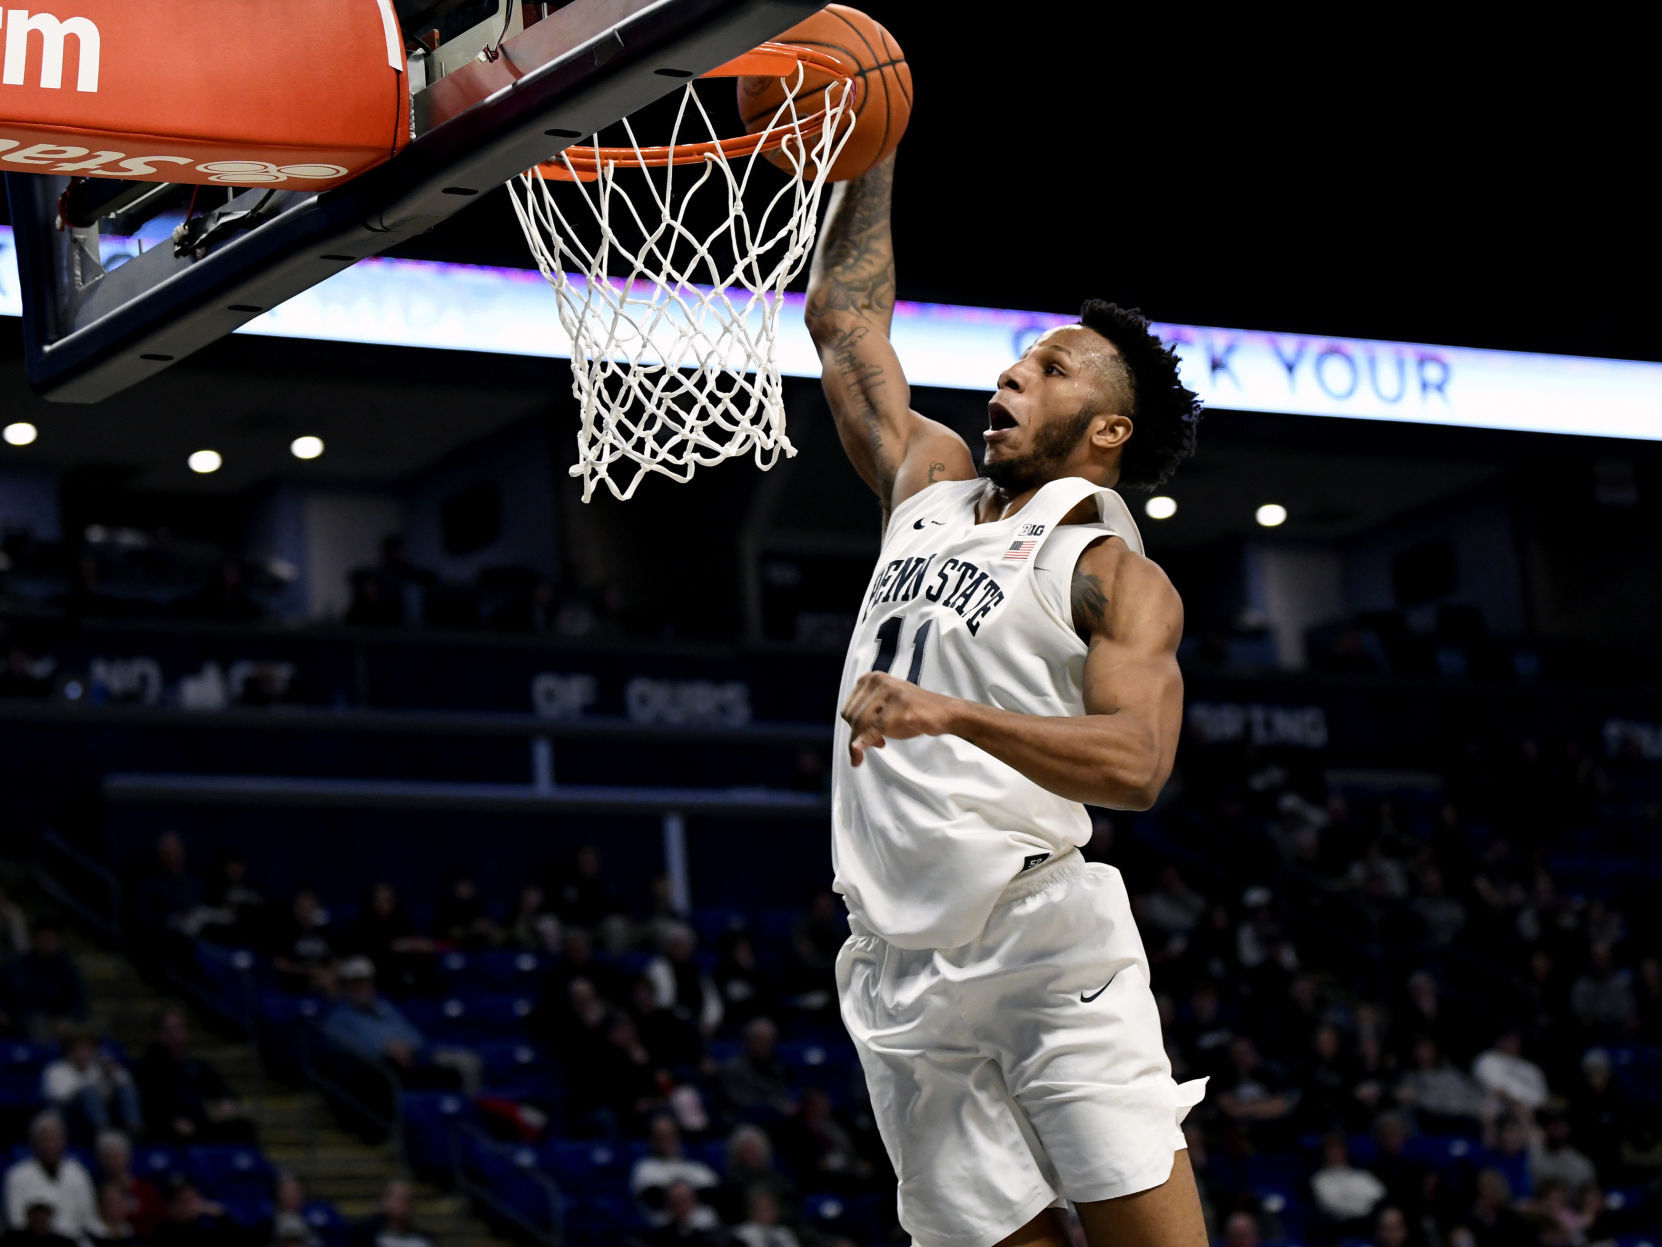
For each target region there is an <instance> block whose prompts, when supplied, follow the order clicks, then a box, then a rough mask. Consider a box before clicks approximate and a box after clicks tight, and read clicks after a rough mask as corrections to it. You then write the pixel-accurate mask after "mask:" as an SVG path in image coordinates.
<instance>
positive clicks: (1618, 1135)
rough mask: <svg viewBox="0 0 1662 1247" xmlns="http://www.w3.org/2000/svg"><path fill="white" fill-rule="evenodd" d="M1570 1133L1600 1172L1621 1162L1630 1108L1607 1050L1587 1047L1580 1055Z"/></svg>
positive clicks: (1613, 1168) (1571, 1108)
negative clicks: (1612, 1073)
mask: <svg viewBox="0 0 1662 1247" xmlns="http://www.w3.org/2000/svg"><path fill="white" fill-rule="evenodd" d="M1569 1116H1570V1134H1571V1136H1572V1137H1573V1138H1575V1139H1576V1140H1577V1141H1578V1142H1579V1143H1580V1144H1581V1146H1582V1148H1583V1149H1584V1150H1585V1151H1586V1153H1587V1157H1588V1159H1590V1160H1591V1161H1592V1162H1593V1165H1594V1167H1595V1168H1596V1169H1597V1170H1598V1171H1599V1172H1600V1173H1601V1174H1603V1173H1614V1172H1615V1171H1616V1170H1617V1168H1618V1167H1619V1166H1620V1165H1621V1163H1622V1140H1623V1139H1624V1138H1625V1137H1626V1135H1627V1121H1628V1116H1629V1109H1628V1105H1627V1102H1626V1101H1625V1100H1624V1099H1623V1098H1622V1093H1621V1092H1620V1091H1619V1090H1618V1089H1617V1087H1616V1083H1615V1079H1614V1078H1613V1077H1612V1076H1611V1070H1610V1054H1609V1053H1608V1052H1606V1051H1605V1050H1604V1049H1603V1048H1590V1049H1588V1051H1587V1052H1586V1054H1585V1055H1583V1056H1582V1058H1581V1086H1580V1087H1578V1088H1577V1089H1576V1091H1575V1092H1574V1093H1573V1094H1572V1095H1571V1096H1570V1110H1569Z"/></svg>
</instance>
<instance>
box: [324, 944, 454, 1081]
mask: <svg viewBox="0 0 1662 1247" xmlns="http://www.w3.org/2000/svg"><path fill="white" fill-rule="evenodd" d="M337 977H338V979H339V980H340V987H341V998H340V999H339V1000H337V1001H336V1002H335V1005H334V1007H333V1008H332V1009H330V1010H329V1012H328V1013H327V1014H325V1015H324V1018H323V1032H324V1034H326V1035H328V1036H329V1038H330V1039H332V1040H333V1041H334V1042H335V1043H337V1044H339V1045H340V1046H341V1047H342V1048H345V1049H346V1050H347V1051H348V1052H351V1053H352V1054H353V1055H355V1056H357V1057H358V1058H359V1059H360V1060H363V1061H366V1062H368V1063H370V1064H372V1065H380V1066H382V1067H384V1068H386V1069H389V1070H390V1071H391V1072H392V1075H393V1077H395V1078H396V1079H397V1080H398V1082H399V1084H400V1085H401V1086H404V1087H455V1086H458V1085H460V1086H461V1087H463V1088H464V1089H465V1090H466V1091H467V1093H468V1094H469V1095H472V1094H474V1093H476V1092H477V1091H478V1090H479V1080H480V1063H479V1056H478V1054H477V1053H475V1052H472V1051H469V1050H468V1049H465V1048H452V1047H439V1046H436V1045H434V1044H431V1043H429V1042H428V1040H427V1037H426V1036H425V1035H423V1034H422V1033H421V1031H420V1030H419V1029H417V1027H416V1026H415V1024H414V1023H412V1022H411V1021H410V1020H409V1019H408V1018H407V1017H405V1016H404V1014H403V1012H402V1011H401V1010H400V1009H399V1008H398V1006H397V1005H395V1004H393V1003H392V1002H391V1001H390V1000H386V999H383V998H382V997H381V995H380V994H379V993H378V992H377V991H376V989H375V966H374V964H373V963H371V962H370V960H369V959H368V958H367V957H348V958H347V959H346V960H345V961H343V962H341V965H340V970H339V971H338V974H337Z"/></svg>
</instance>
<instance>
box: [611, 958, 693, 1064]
mask: <svg viewBox="0 0 1662 1247" xmlns="http://www.w3.org/2000/svg"><path fill="white" fill-rule="evenodd" d="M629 1016H630V1017H631V1018H633V1019H634V1021H635V1028H636V1030H638V1031H639V1032H640V1037H641V1042H642V1043H644V1044H645V1045H646V1047H647V1050H648V1051H649V1052H651V1053H652V1057H653V1060H654V1061H655V1062H656V1063H657V1064H659V1065H662V1066H664V1067H666V1068H668V1069H670V1070H673V1071H675V1072H676V1074H677V1075H678V1076H679V1077H683V1078H687V1077H693V1076H696V1075H697V1074H698V1073H701V1072H703V1070H702V1066H703V1062H704V1038H703V1036H702V1035H700V1034H699V1031H698V1028H697V1027H696V1026H694V1025H693V1024H692V1023H691V1022H689V1021H687V1020H686V1019H685V1018H684V1017H682V1016H681V1014H680V1013H679V1012H678V1011H677V1010H675V1009H672V1008H670V1007H669V1006H667V1005H665V1004H664V1003H663V1001H662V998H661V997H660V996H659V994H658V989H657V986H656V984H654V982H653V980H652V977H651V975H649V974H645V973H642V974H639V975H637V976H636V977H635V987H634V990H633V991H632V992H631V993H630V995H629Z"/></svg>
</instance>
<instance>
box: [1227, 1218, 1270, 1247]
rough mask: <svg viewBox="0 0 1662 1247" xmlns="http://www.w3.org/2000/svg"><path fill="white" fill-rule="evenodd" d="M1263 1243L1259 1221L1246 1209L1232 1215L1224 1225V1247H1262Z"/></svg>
mask: <svg viewBox="0 0 1662 1247" xmlns="http://www.w3.org/2000/svg"><path fill="white" fill-rule="evenodd" d="M1263 1241H1264V1239H1263V1235H1262V1234H1260V1233H1259V1230H1258V1219H1257V1218H1256V1217H1254V1216H1253V1215H1252V1214H1251V1213H1250V1212H1248V1211H1246V1210H1245V1209H1244V1208H1243V1209H1239V1210H1237V1211H1235V1212H1232V1213H1230V1214H1229V1217H1228V1218H1227V1219H1226V1220H1225V1221H1224V1223H1223V1242H1224V1247H1260V1244H1261V1243H1262V1242H1263Z"/></svg>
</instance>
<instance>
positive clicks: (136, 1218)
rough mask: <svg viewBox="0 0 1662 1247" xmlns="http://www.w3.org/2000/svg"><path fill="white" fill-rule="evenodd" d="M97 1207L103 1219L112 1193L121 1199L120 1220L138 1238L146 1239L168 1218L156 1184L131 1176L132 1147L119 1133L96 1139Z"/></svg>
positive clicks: (112, 1132) (124, 1136) (111, 1132)
mask: <svg viewBox="0 0 1662 1247" xmlns="http://www.w3.org/2000/svg"><path fill="white" fill-rule="evenodd" d="M96 1154H97V1157H98V1207H99V1216H100V1217H104V1219H105V1223H106V1224H108V1217H106V1216H105V1200H106V1199H107V1197H108V1196H109V1193H110V1192H111V1191H112V1190H114V1191H116V1192H118V1193H119V1194H120V1196H121V1201H122V1202H121V1217H122V1220H124V1221H126V1222H128V1223H130V1224H131V1225H132V1226H133V1229H134V1232H135V1233H136V1234H137V1235H138V1236H139V1237H140V1238H148V1237H149V1236H150V1235H151V1234H153V1233H154V1232H155V1230H156V1227H157V1226H159V1225H160V1224H161V1223H162V1219H163V1217H165V1216H166V1215H167V1205H166V1203H165V1202H164V1201H163V1199H162V1193H161V1191H160V1190H158V1189H157V1187H156V1184H155V1183H153V1182H151V1181H149V1180H147V1179H145V1178H141V1177H139V1176H138V1175H137V1174H135V1173H134V1172H133V1145H132V1143H131V1142H129V1141H128V1138H127V1136H126V1135H125V1134H123V1133H122V1132H121V1131H119V1130H106V1131H104V1132H103V1133H102V1134H100V1135H99V1136H98V1142H97V1149H96Z"/></svg>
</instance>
